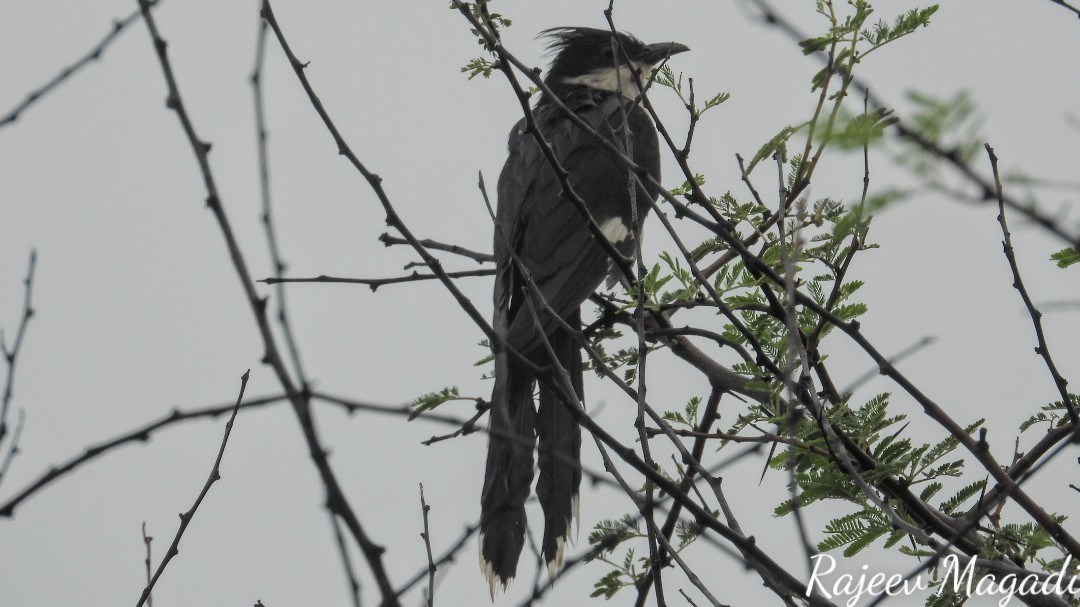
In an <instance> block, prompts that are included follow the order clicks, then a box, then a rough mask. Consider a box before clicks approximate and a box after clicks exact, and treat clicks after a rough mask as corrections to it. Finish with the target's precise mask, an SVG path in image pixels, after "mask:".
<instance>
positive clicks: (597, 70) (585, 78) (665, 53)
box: [541, 27, 690, 99]
mask: <svg viewBox="0 0 1080 607" xmlns="http://www.w3.org/2000/svg"><path fill="white" fill-rule="evenodd" d="M541 35H542V36H544V37H546V38H548V40H549V42H548V50H549V51H551V52H553V53H554V55H555V57H554V59H552V61H551V68H550V69H549V70H548V74H547V77H546V78H545V79H544V82H545V84H547V85H548V87H550V88H551V89H552V90H553V91H555V93H556V95H558V96H560V97H562V96H563V94H564V93H566V92H569V91H572V90H573V89H576V88H578V87H588V88H591V89H596V90H603V91H613V92H614V91H621V92H622V94H623V95H624V96H626V97H629V98H631V99H633V98H634V97H637V96H638V94H640V92H641V90H640V89H639V87H638V83H639V82H642V83H644V82H645V81H646V80H647V79H648V78H649V72H650V70H651V69H652V68H653V67H654V66H655V65H656V64H658V63H660V62H661V61H663V60H664V59H666V58H668V57H670V56H671V55H674V54H676V53H682V52H684V51H688V50H690V49H689V48H687V47H686V46H685V45H682V44H679V43H678V42H658V43H656V44H645V43H644V42H642V41H641V40H638V39H637V38H635V37H634V36H632V35H630V34H628V33H625V32H620V33H618V34H615V36H616V38H613V37H612V33H611V31H609V30H601V29H593V28H590V27H556V28H553V29H549V30H545V31H544V32H542V33H541ZM616 41H617V44H616Z"/></svg>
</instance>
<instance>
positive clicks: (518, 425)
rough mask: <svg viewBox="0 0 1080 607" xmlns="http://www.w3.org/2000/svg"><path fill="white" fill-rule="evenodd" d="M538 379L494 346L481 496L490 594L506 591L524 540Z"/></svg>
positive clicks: (483, 551)
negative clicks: (493, 383)
mask: <svg viewBox="0 0 1080 607" xmlns="http://www.w3.org/2000/svg"><path fill="white" fill-rule="evenodd" d="M535 384H536V380H535V379H534V378H533V376H532V374H531V373H529V371H528V369H526V368H524V367H523V366H522V365H521V363H519V362H517V361H515V360H513V358H512V357H511V356H510V355H509V354H508V353H506V352H501V351H499V349H496V354H495V388H494V390H493V391H492V396H491V413H490V422H489V438H488V456H487V471H486V473H485V475H484V489H483V493H482V494H481V496H480V569H481V571H483V573H484V576H485V577H486V578H487V581H488V585H489V587H490V590H491V598H492V600H494V599H495V588H496V585H501V586H502V588H503V589H504V590H505V589H506V587H507V585H508V584H509V583H510V580H512V579H513V578H514V574H515V572H516V571H517V564H518V557H520V556H521V549H522V547H524V545H525V528H526V522H525V500H527V499H528V498H529V493H530V490H531V487H532V478H533V449H534V446H535V444H536V430H535V425H536V409H535V408H534V407H533V387H534V386H535Z"/></svg>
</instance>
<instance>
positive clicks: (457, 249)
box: [379, 232, 495, 263]
mask: <svg viewBox="0 0 1080 607" xmlns="http://www.w3.org/2000/svg"><path fill="white" fill-rule="evenodd" d="M379 242H381V243H383V244H384V245H386V246H388V247H389V246H393V245H410V246H411V244H410V243H409V241H408V240H405V239H404V238H398V237H396V236H391V235H390V234H387V233H386V232H383V234H382V236H379ZM419 242H420V244H422V245H423V246H425V247H427V248H429V249H433V250H436V251H446V252H447V253H453V254H454V255H461V256H462V257H468V258H469V259H472V260H474V261H476V262H477V263H485V262H492V261H495V256H494V255H492V254H491V253H479V252H477V251H470V250H469V249H466V248H465V247H461V246H458V245H456V244H446V243H443V242H439V241H437V240H431V239H430V238H425V239H423V240H420V241H419Z"/></svg>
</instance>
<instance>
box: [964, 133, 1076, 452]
mask: <svg viewBox="0 0 1080 607" xmlns="http://www.w3.org/2000/svg"><path fill="white" fill-rule="evenodd" d="M985 147H986V153H987V154H989V156H990V167H991V168H992V169H993V171H994V186H995V188H996V189H997V196H998V216H997V219H998V223H999V224H1001V234H1002V236H1003V237H1004V238H1005V240H1004V242H1002V243H1001V244H1002V247H1003V248H1004V249H1005V258H1006V259H1008V260H1009V269H1010V270H1012V277H1013V288H1015V289H1016V290H1017V291H1019V292H1020V298H1021V299H1023V300H1024V306H1025V307H1027V311H1028V316H1030V317H1031V323H1032V324H1033V325H1035V337H1036V338H1037V339H1038V340H1039V345H1038V346H1037V347H1036V348H1035V353H1036V354H1038V355H1039V356H1041V357H1042V359H1043V361H1045V362H1046V368H1047V369H1048V370H1049V371H1050V376H1051V377H1053V379H1054V385H1055V386H1056V387H1057V390H1058V394H1059V395H1060V396H1061V404H1062V406H1064V407H1065V410H1066V411H1068V412H1069V421H1070V422H1071V423H1072V426H1073V428H1074V429H1075V430H1076V431H1078V432H1080V416H1077V413H1076V407H1075V406H1074V405H1073V402H1072V397H1071V396H1070V394H1069V381H1068V380H1067V379H1065V378H1064V377H1062V375H1061V373H1060V372H1059V371H1058V368H1057V365H1056V364H1054V358H1053V357H1052V356H1051V355H1050V345H1049V344H1047V343H1046V334H1045V333H1044V332H1043V324H1042V312H1040V311H1039V310H1038V308H1036V307H1035V304H1034V303H1032V301H1031V296H1030V295H1029V294H1028V292H1027V288H1025V287H1024V279H1023V278H1021V277H1020V268H1019V266H1018V265H1017V263H1016V251H1015V250H1014V249H1013V245H1012V235H1011V234H1010V233H1009V226H1008V224H1007V223H1005V197H1004V196H1003V195H1002V193H1001V175H999V174H998V158H997V154H995V153H994V148H992V147H990V144H989V143H987V144H985ZM1077 438H1080V435H1077Z"/></svg>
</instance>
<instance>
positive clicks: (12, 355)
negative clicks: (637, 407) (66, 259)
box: [0, 250, 37, 444]
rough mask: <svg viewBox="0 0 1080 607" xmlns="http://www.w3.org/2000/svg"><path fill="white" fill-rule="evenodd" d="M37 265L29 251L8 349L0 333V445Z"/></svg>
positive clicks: (31, 310) (29, 313) (30, 311)
mask: <svg viewBox="0 0 1080 607" xmlns="http://www.w3.org/2000/svg"><path fill="white" fill-rule="evenodd" d="M36 265H37V251H34V250H31V251H30V262H29V263H28V264H27V268H26V278H24V279H23V311H22V316H21V317H20V319H19V328H18V329H16V330H15V341H14V342H13V343H12V344H11V348H10V349H9V348H8V346H7V342H5V341H4V336H3V333H0V352H2V353H3V355H4V363H5V364H6V366H7V378H6V379H5V380H4V395H3V398H2V399H0V444H3V442H4V437H5V436H6V435H7V415H8V408H9V407H10V406H11V397H12V395H13V389H14V386H15V363H16V362H18V360H19V349H20V348H21V347H22V341H23V336H25V335H26V325H28V324H29V323H30V319H31V318H32V317H33V316H34V306H33V304H32V301H33V293H34V267H35V266H36Z"/></svg>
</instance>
